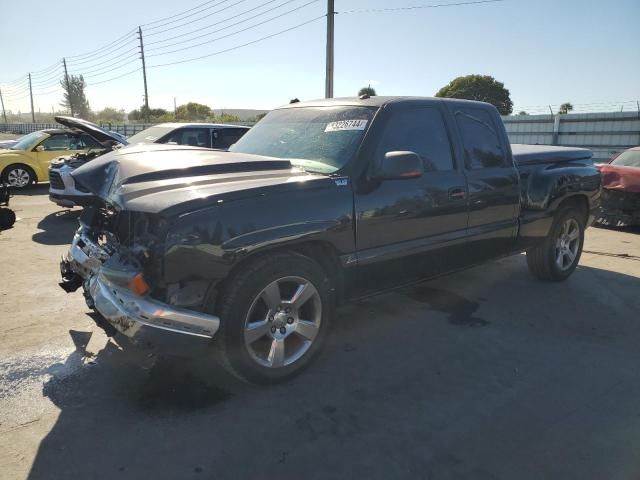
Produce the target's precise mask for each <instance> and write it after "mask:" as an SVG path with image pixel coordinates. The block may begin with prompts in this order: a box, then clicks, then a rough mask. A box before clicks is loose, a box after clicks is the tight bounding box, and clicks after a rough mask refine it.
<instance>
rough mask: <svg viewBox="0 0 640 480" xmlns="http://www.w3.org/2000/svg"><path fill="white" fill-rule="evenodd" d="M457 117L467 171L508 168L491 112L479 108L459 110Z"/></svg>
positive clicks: (456, 113) (457, 110)
mask: <svg viewBox="0 0 640 480" xmlns="http://www.w3.org/2000/svg"><path fill="white" fill-rule="evenodd" d="M455 117H456V123H457V124H458V129H459V130H460V134H461V135H462V142H463V144H464V163H465V166H466V168H467V169H469V170H471V169H478V168H496V167H505V166H507V162H506V155H505V152H504V150H503V148H502V145H501V143H500V137H499V135H498V131H497V130H496V126H495V123H494V122H493V119H492V118H491V115H489V112H487V111H486V110H481V109H479V108H458V109H456V112H455Z"/></svg>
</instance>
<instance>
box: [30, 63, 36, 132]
mask: <svg viewBox="0 0 640 480" xmlns="http://www.w3.org/2000/svg"><path fill="white" fill-rule="evenodd" d="M29 97H30V98H31V123H36V114H35V113H34V111H33V89H32V88H31V74H29Z"/></svg>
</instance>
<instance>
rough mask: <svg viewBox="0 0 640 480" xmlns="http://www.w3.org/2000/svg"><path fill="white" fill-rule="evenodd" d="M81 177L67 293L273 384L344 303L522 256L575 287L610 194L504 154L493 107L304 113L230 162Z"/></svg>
mask: <svg viewBox="0 0 640 480" xmlns="http://www.w3.org/2000/svg"><path fill="white" fill-rule="evenodd" d="M73 176H74V178H75V180H76V181H77V182H78V183H80V184H81V185H83V186H84V187H85V188H87V189H89V190H90V191H91V192H93V193H94V194H95V195H96V197H97V198H98V199H99V200H98V201H97V203H96V205H94V206H92V207H89V208H86V209H85V210H84V212H83V214H82V216H81V219H80V228H79V230H78V232H77V233H76V235H75V237H74V239H73V243H72V245H71V248H70V250H69V253H68V255H67V256H66V257H65V258H64V259H63V261H62V263H61V269H62V275H63V283H62V284H61V285H62V286H63V288H65V290H67V291H72V290H74V289H77V288H79V287H81V286H82V287H83V289H84V294H85V297H86V300H87V303H88V305H89V306H90V307H92V308H94V309H96V310H97V311H98V312H99V313H100V314H101V315H102V316H103V317H104V318H106V320H107V321H108V322H109V323H110V324H111V325H112V326H114V327H116V328H117V329H118V330H119V331H120V332H122V333H124V334H125V335H127V336H129V337H132V338H136V337H138V336H139V335H140V334H141V332H143V331H145V330H149V328H148V327H152V329H154V328H155V329H161V330H165V331H168V332H173V333H178V334H183V335H191V336H199V337H205V338H212V339H213V342H212V344H213V345H212V348H213V350H214V353H215V354H216V355H218V356H219V357H220V359H221V360H222V363H223V364H224V365H225V366H226V367H228V368H229V369H230V370H231V371H232V372H233V373H235V374H236V375H238V376H239V377H241V378H243V379H245V380H248V381H253V382H267V383H269V382H276V381H280V380H284V379H286V378H288V377H290V376H292V375H294V374H296V373H298V372H299V371H301V370H302V369H303V368H304V367H306V366H307V365H308V364H309V362H310V361H311V360H312V358H313V357H314V355H315V354H316V353H317V352H318V351H319V349H320V348H321V346H322V343H323V341H324V340H325V337H326V335H327V331H328V328H329V325H330V323H331V320H332V312H333V311H334V306H335V305H336V304H339V303H341V302H344V301H347V300H349V299H354V298H358V297H362V296H366V295H371V294H374V293H377V292H380V291H383V290H385V289H389V288H394V287H398V286H401V285H406V284H408V283H410V282H416V281H419V280H423V279H428V278H433V277H435V276H437V275H441V274H443V273H447V272H452V271H455V270H459V269H462V268H466V267H469V266H472V265H476V264H478V263H481V262H484V261H487V260H491V259H494V258H496V257H500V256H504V255H511V254H516V253H519V252H523V251H524V252H527V263H528V266H529V269H530V270H531V272H532V273H533V274H534V275H535V276H536V277H537V278H539V279H541V280H548V281H560V280H564V279H566V278H567V277H569V275H571V273H572V272H573V271H574V269H575V268H576V265H577V264H578V261H579V259H580V254H581V250H582V244H583V239H584V231H585V228H586V227H587V226H588V225H590V224H591V222H592V220H593V218H594V215H595V212H596V211H597V208H598V204H599V196H600V175H599V173H598V171H597V170H596V169H595V168H594V166H593V164H592V161H591V152H590V151H589V150H584V149H578V148H560V147H542V146H523V145H522V146H512V145H509V142H508V139H507V134H506V132H505V129H504V126H503V124H502V121H501V119H500V116H499V115H498V112H497V110H496V109H495V108H494V107H493V106H491V105H489V104H485V103H480V102H470V101H463V100H445V99H433V98H408V97H396V98H390V97H386V98H385V97H372V98H364V97H363V98H351V99H333V100H322V101H317V102H309V103H296V104H292V105H290V106H287V107H284V108H281V109H278V110H274V111H272V112H271V113H269V114H268V115H267V116H266V117H265V118H264V119H263V120H261V121H260V122H259V123H258V124H257V125H256V126H255V127H254V128H252V129H251V130H250V131H249V132H248V133H247V134H246V135H245V136H244V137H242V138H241V139H240V140H239V141H238V142H237V143H236V144H235V145H234V146H232V147H231V149H230V151H229V152H214V151H209V150H204V149H199V148H192V147H181V146H175V147H172V146H166V145H144V146H137V147H130V148H124V149H120V150H117V151H114V152H111V153H109V154H107V155H105V156H103V157H101V158H99V159H97V160H94V161H92V162H90V163H88V164H86V165H84V166H82V167H80V168H78V169H77V170H76V171H74V172H73ZM166 335H171V333H166ZM165 338H166V337H165Z"/></svg>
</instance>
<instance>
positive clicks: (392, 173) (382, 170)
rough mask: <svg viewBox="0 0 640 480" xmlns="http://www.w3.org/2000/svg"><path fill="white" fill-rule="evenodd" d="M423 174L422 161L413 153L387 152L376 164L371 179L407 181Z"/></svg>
mask: <svg viewBox="0 0 640 480" xmlns="http://www.w3.org/2000/svg"><path fill="white" fill-rule="evenodd" d="M423 173H424V165H423V163H422V159H421V158H420V157H419V156H418V154H417V153H414V152H404V151H398V152H387V153H385V155H384V157H383V158H382V159H381V160H380V161H379V162H377V165H376V166H375V168H374V171H373V174H372V175H371V177H372V178H374V179H377V180H408V179H410V178H418V177H421V176H422V174H423Z"/></svg>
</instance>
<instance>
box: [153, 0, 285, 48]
mask: <svg viewBox="0 0 640 480" xmlns="http://www.w3.org/2000/svg"><path fill="white" fill-rule="evenodd" d="M275 1H276V0H269V1H268V2H264V3H262V4H260V5H258V6H257V7H253V8H251V9H249V10H245V11H244V12H242V13H239V14H238V15H234V16H232V17H229V18H225V19H223V20H219V21H217V22H215V23H211V24H209V25H207V26H205V27H201V28H197V29H195V30H189V31H188V32H185V33H181V34H180V35H174V36H173V37H168V38H165V39H163V40H156V41H155V42H147V45H155V44H157V43H164V42H168V41H170V40H175V39H176V38H182V37H185V36H187V35H191V34H192V33H197V32H201V31H202V30H205V29H208V28H210V27H214V26H216V25H219V24H221V23H225V22H228V21H229V20H232V19H234V18H236V17H239V16H242V15H244V14H246V13H250V12H253V11H254V10H258V9H259V8H262V7H264V6H265V5H268V4H270V3H273V2H275ZM295 1H297V0H287V1H286V2H284V3H283V4H281V5H278V6H277V7H273V8H272V9H269V10H266V11H264V12H262V13H259V14H258V15H255V16H253V17H249V18H247V19H246V20H251V19H252V18H255V17H257V16H259V15H264V14H265V13H268V12H270V11H272V10H275V9H277V8H280V7H281V6H283V5H286V4H288V3H291V2H295ZM246 20H244V21H246ZM236 25H237V24H236ZM216 31H219V30H216ZM211 33H213V32H211ZM205 35H209V34H204V35H200V36H201V37H202V36H205ZM195 38H199V37H194V39H195Z"/></svg>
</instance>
